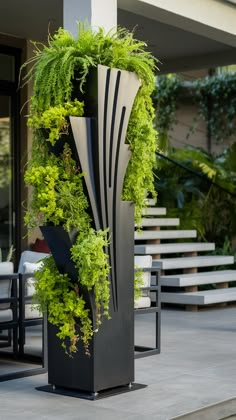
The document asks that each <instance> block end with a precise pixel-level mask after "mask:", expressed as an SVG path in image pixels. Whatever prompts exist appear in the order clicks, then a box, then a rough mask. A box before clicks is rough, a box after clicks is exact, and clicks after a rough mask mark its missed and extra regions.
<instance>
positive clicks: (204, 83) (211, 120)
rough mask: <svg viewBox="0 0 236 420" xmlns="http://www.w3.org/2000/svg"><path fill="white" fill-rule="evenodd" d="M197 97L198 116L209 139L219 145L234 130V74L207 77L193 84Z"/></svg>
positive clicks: (235, 113)
mask: <svg viewBox="0 0 236 420" xmlns="http://www.w3.org/2000/svg"><path fill="white" fill-rule="evenodd" d="M193 89H194V90H195V92H196V95H198V96H199V115H200V117H201V118H203V120H204V121H206V123H207V124H208V129H209V130H210V134H211V137H212V138H213V139H214V140H215V141H216V142H217V143H220V142H222V141H224V140H226V139H228V138H229V137H230V136H232V135H233V134H234V133H235V130H236V73H229V74H228V73H220V74H217V75H215V76H207V77H205V78H204V79H199V80H197V81H196V82H194V84H193Z"/></svg>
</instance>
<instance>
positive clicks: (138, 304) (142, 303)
mask: <svg viewBox="0 0 236 420" xmlns="http://www.w3.org/2000/svg"><path fill="white" fill-rule="evenodd" d="M150 306H151V299H150V297H148V296H141V297H140V298H138V299H136V301H135V303H134V307H135V309H142V308H149V307H150Z"/></svg>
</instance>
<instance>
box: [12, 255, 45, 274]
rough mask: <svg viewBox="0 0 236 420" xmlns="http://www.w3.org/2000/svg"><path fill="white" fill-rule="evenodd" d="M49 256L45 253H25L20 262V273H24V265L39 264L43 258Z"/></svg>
mask: <svg viewBox="0 0 236 420" xmlns="http://www.w3.org/2000/svg"><path fill="white" fill-rule="evenodd" d="M48 256H49V254H45V253H44V252H35V251H23V252H22V253H21V257H20V262H19V268H18V273H21V274H22V273H24V263H25V262H27V263H37V262H39V261H40V260H42V259H43V258H46V257H48Z"/></svg>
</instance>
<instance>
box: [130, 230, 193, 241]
mask: <svg viewBox="0 0 236 420" xmlns="http://www.w3.org/2000/svg"><path fill="white" fill-rule="evenodd" d="M196 237H197V231H196V230H143V231H142V232H135V234H134V238H135V240H136V241H145V240H148V239H180V238H196Z"/></svg>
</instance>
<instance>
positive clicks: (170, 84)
mask: <svg viewBox="0 0 236 420" xmlns="http://www.w3.org/2000/svg"><path fill="white" fill-rule="evenodd" d="M187 92H188V98H189V100H191V101H192V102H193V103H194V104H197V105H198V115H197V116H196V118H195V123H194V126H192V127H191V128H190V131H189V133H188V134H187V138H188V137H189V135H190V133H191V132H194V130H195V129H196V127H197V124H198V122H199V120H200V119H203V120H204V121H205V122H206V124H207V128H208V131H209V134H210V136H211V138H212V139H214V140H215V142H216V143H221V142H223V141H224V140H226V139H228V138H229V137H230V136H232V135H233V134H234V133H235V130H236V73H220V74H216V75H214V76H206V77H205V78H201V79H198V80H195V81H194V82H192V83H191V84H190V83H189V84H188V86H186V85H184V83H183V82H182V81H181V78H180V77H179V76H177V75H174V74H169V75H167V76H165V75H164V76H160V77H158V78H157V84H156V88H155V91H154V94H153V99H154V103H155V107H156V127H157V129H158V131H159V133H160V135H159V136H160V149H162V150H163V151H167V149H168V131H170V130H171V129H172V128H173V125H174V124H176V123H178V121H177V119H176V110H177V108H178V104H179V103H180V101H181V97H183V94H184V93H185V94H186V93H187ZM189 93H190V95H189Z"/></svg>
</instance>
